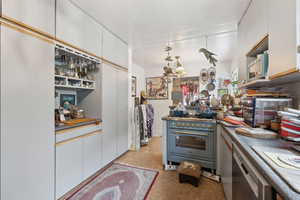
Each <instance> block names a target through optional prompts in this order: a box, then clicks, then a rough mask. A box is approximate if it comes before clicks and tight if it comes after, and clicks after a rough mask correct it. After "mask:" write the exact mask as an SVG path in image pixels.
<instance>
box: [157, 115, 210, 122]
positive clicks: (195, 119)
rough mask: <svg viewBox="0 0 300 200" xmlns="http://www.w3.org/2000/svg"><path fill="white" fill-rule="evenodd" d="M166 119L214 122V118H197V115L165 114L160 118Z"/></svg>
mask: <svg viewBox="0 0 300 200" xmlns="http://www.w3.org/2000/svg"><path fill="white" fill-rule="evenodd" d="M161 119H162V120H166V121H193V122H216V120H215V119H205V118H197V117H170V116H165V117H162V118H161Z"/></svg>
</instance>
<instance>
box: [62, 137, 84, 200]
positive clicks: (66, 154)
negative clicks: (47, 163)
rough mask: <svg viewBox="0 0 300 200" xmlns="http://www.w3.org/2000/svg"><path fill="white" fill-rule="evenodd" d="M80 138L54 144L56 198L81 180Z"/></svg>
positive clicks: (81, 150)
mask: <svg viewBox="0 0 300 200" xmlns="http://www.w3.org/2000/svg"><path fill="white" fill-rule="evenodd" d="M82 160H83V148H82V141H81V140H74V141H71V142H69V143H67V144H62V145H60V146H56V199H58V198H59V197H61V196H62V195H64V194H65V193H66V192H68V191H69V190H71V189H72V188H73V187H75V186H76V185H78V184H79V183H80V182H81V181H82V180H83V173H82V172H83V162H82Z"/></svg>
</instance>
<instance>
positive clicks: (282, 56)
mask: <svg viewBox="0 0 300 200" xmlns="http://www.w3.org/2000/svg"><path fill="white" fill-rule="evenodd" d="M269 1H270V2H269V33H270V34H269V51H270V67H269V76H271V77H272V75H275V74H278V73H281V72H285V71H288V70H290V69H293V68H296V66H297V50H296V49H297V36H296V34H297V24H296V11H297V6H296V4H297V3H296V0H287V1H282V0H269ZM280 13H282V14H280Z"/></svg>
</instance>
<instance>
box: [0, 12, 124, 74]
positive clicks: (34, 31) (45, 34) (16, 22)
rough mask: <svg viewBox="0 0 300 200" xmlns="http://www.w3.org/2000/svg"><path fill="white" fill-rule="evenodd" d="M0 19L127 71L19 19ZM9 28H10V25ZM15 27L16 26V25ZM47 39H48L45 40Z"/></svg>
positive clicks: (19, 28)
mask: <svg viewBox="0 0 300 200" xmlns="http://www.w3.org/2000/svg"><path fill="white" fill-rule="evenodd" d="M0 20H1V23H3V22H4V23H5V24H13V25H15V26H18V30H22V29H26V30H27V31H30V32H32V34H31V35H33V36H36V37H39V38H40V39H43V40H44V41H46V42H49V41H51V43H53V41H55V42H58V43H61V44H63V45H66V46H69V47H71V48H73V49H76V50H78V51H81V52H83V53H85V54H88V55H90V56H93V57H95V58H98V59H100V60H102V61H103V62H105V63H108V64H111V65H113V67H115V68H116V69H119V70H122V71H126V72H128V69H127V68H126V67H123V66H121V65H118V64H116V63H114V62H111V61H109V60H107V59H105V58H103V57H100V56H97V55H96V54H94V53H91V52H89V51H87V50H84V49H82V48H80V47H77V46H75V45H73V44H70V43H68V42H66V41H64V40H61V39H59V38H57V37H56V36H53V35H50V34H48V33H46V32H43V31H41V30H39V29H37V28H34V27H32V26H29V25H27V24H25V23H23V22H21V21H18V20H15V19H13V18H11V17H8V16H5V15H2V16H1V17H0ZM10 26H12V25H10ZM11 28H12V27H11ZM16 28H17V27H16ZM24 31H25V30H22V31H21V32H23V33H26V32H24ZM33 33H35V34H33ZM47 39H48V40H47Z"/></svg>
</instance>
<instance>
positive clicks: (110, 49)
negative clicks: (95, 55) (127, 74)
mask: <svg viewBox="0 0 300 200" xmlns="http://www.w3.org/2000/svg"><path fill="white" fill-rule="evenodd" d="M103 57H104V58H105V59H106V60H109V61H111V62H113V63H115V64H118V65H121V66H122V67H125V68H127V67H128V45H127V44H125V43H124V42H123V41H121V40H120V39H119V38H117V37H116V36H114V35H113V34H112V33H110V32H109V31H107V30H104V31H103Z"/></svg>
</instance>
